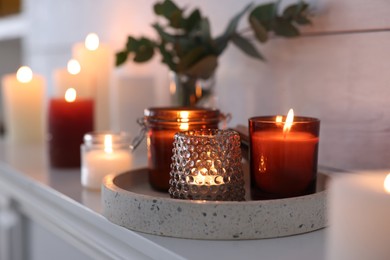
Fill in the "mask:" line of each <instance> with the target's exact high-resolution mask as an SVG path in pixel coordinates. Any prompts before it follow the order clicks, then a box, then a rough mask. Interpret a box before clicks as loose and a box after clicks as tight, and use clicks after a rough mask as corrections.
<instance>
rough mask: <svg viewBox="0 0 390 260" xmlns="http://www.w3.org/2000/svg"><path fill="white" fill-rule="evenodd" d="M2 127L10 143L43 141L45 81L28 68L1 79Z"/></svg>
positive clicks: (24, 67)
mask: <svg viewBox="0 0 390 260" xmlns="http://www.w3.org/2000/svg"><path fill="white" fill-rule="evenodd" d="M2 85H3V86H2V87H3V88H2V90H3V99H4V100H3V102H4V113H5V128H6V135H7V139H8V140H9V141H10V142H12V143H26V142H30V143H31V142H43V140H44V132H45V125H44V122H45V113H44V112H45V109H44V108H45V80H44V78H43V77H42V76H40V75H37V74H33V73H32V71H31V69H30V68H29V67H26V66H23V67H21V68H19V70H18V71H17V73H16V74H8V75H5V76H4V77H3V79H2Z"/></svg>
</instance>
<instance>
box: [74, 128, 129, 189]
mask: <svg viewBox="0 0 390 260" xmlns="http://www.w3.org/2000/svg"><path fill="white" fill-rule="evenodd" d="M88 135H90V136H92V138H93V136H95V137H97V138H96V140H98V139H101V138H102V137H103V138H104V144H103V145H101V144H99V143H98V142H99V141H98V142H97V143H95V142H94V141H92V143H90V144H88V142H87V140H86V138H84V140H85V142H84V145H82V166H81V184H82V185H83V186H84V187H87V188H89V189H95V190H98V189H100V186H101V183H102V180H103V178H104V177H105V176H106V175H107V174H111V173H121V172H125V171H128V170H130V168H131V165H132V156H131V151H130V150H129V146H128V143H118V142H117V143H114V142H115V140H116V141H121V140H123V139H117V138H116V137H118V135H116V136H115V134H105V133H101V134H99V133H95V134H94V133H91V134H87V135H86V137H87V136H88Z"/></svg>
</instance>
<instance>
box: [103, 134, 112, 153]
mask: <svg viewBox="0 0 390 260" xmlns="http://www.w3.org/2000/svg"><path fill="white" fill-rule="evenodd" d="M104 151H105V152H106V153H112V152H113V150H112V135H104Z"/></svg>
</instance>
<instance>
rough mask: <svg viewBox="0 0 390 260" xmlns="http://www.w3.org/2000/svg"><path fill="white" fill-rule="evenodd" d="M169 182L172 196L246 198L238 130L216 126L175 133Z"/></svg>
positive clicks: (208, 198) (225, 198) (227, 199)
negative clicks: (219, 128) (216, 127)
mask: <svg viewBox="0 0 390 260" xmlns="http://www.w3.org/2000/svg"><path fill="white" fill-rule="evenodd" d="M169 185H170V188H169V194H170V195H171V197H172V198H177V199H192V200H224V201H241V200H244V196H245V189H244V176H243V171H242V166H241V150H240V136H239V134H238V133H237V132H235V131H232V130H217V129H208V130H194V131H186V132H180V133H176V134H175V141H174V143H173V156H172V164H171V172H170V181H169Z"/></svg>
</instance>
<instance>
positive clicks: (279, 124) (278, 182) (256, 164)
mask: <svg viewBox="0 0 390 260" xmlns="http://www.w3.org/2000/svg"><path fill="white" fill-rule="evenodd" d="M319 125H320V122H319V120H318V119H315V118H308V117H295V118H294V114H293V110H292V109H291V110H290V112H289V113H288V115H287V117H286V119H285V121H283V117H282V116H277V117H271V116H268V117H253V118H250V119H249V130H250V153H251V156H250V165H251V193H252V197H253V198H254V199H273V198H284V197H293V196H300V195H305V194H309V193H312V192H314V189H315V182H316V176H317V157H318V140H319V138H318V135H319Z"/></svg>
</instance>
